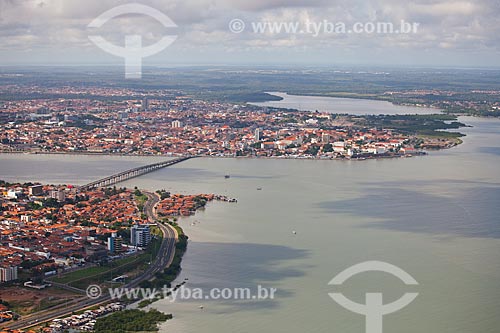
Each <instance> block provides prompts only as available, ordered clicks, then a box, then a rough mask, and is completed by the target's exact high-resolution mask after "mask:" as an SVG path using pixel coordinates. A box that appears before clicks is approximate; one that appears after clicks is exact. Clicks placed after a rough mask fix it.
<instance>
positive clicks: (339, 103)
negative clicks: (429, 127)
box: [250, 92, 440, 115]
mask: <svg viewBox="0 0 500 333" xmlns="http://www.w3.org/2000/svg"><path fill="white" fill-rule="evenodd" d="M269 94H271V95H274V96H279V97H282V98H283V99H282V100H280V101H268V102H258V103H250V104H253V105H257V106H263V107H274V108H285V109H296V110H300V111H320V112H330V113H348V114H355V115H366V114H391V115H394V114H433V113H439V111H440V110H439V109H433V108H428V107H414V106H405V105H396V104H392V103H390V102H386V101H376V100H369V99H357V98H338V97H325V96H302V95H289V94H287V93H283V92H270V93H269Z"/></svg>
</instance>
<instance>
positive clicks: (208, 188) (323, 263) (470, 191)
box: [0, 118, 500, 333]
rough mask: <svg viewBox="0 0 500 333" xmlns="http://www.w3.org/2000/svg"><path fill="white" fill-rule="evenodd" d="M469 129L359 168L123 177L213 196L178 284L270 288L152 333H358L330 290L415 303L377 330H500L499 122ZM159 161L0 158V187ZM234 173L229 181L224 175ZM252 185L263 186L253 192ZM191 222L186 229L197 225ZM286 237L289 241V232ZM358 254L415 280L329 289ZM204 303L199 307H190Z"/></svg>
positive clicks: (203, 164) (233, 168)
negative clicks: (216, 198) (452, 144)
mask: <svg viewBox="0 0 500 333" xmlns="http://www.w3.org/2000/svg"><path fill="white" fill-rule="evenodd" d="M461 120H462V121H464V122H466V123H468V124H471V125H473V126H474V127H471V128H466V129H462V132H466V133H467V135H468V136H467V137H466V138H465V139H464V143H463V144H462V145H460V146H458V147H456V148H453V149H450V150H446V151H441V152H432V153H430V154H429V155H428V156H422V157H414V158H400V159H384V160H366V161H319V160H318V161H315V160H273V159H212V158H198V159H192V160H189V161H187V162H184V163H181V164H178V165H175V166H173V167H169V168H166V169H163V170H160V171H157V172H154V173H151V174H148V175H145V176H142V177H139V178H135V179H132V180H130V181H127V182H125V183H124V185H127V186H131V187H133V186H138V187H140V188H145V189H150V190H154V189H159V188H163V189H166V190H169V191H172V192H180V193H217V194H224V195H228V196H230V197H235V198H238V203H237V204H231V203H223V202H214V203H210V204H208V205H207V207H206V209H205V210H204V211H200V212H198V213H197V214H196V215H195V216H193V217H190V218H186V219H182V220H181V221H180V223H181V225H182V226H183V227H184V229H185V231H186V233H187V234H188V235H189V237H190V243H189V246H188V252H187V253H186V255H185V257H184V260H183V264H182V266H183V270H182V273H181V276H180V277H179V281H182V280H184V279H185V278H188V279H189V280H188V283H187V284H186V286H187V287H191V288H198V287H199V288H203V289H204V290H209V289H210V288H233V287H249V288H252V289H254V288H256V286H257V285H262V286H264V287H272V288H277V290H278V291H277V293H276V297H275V299H274V300H265V301H262V300H249V301H242V300H233V301H231V300H224V301H223V300H183V301H178V302H174V303H172V302H170V300H162V301H159V302H157V303H155V304H153V307H155V308H158V309H160V310H162V311H165V312H169V313H173V314H174V319H173V320H171V321H169V322H167V323H165V324H163V325H162V326H161V329H160V331H161V332H178V333H194V332H196V333H198V332H227V333H235V332H292V333H298V332H342V333H344V332H345V333H361V332H365V327H364V325H365V318H364V316H363V315H359V314H355V313H352V312H350V311H348V310H346V309H344V308H342V307H341V306H339V305H338V304H336V303H335V302H334V301H333V300H332V299H331V298H330V297H329V296H328V293H329V292H334V291H341V292H342V293H343V294H344V295H345V296H346V297H348V298H350V299H352V300H354V301H356V302H359V303H363V302H364V297H365V293H367V292H383V295H384V302H385V303H389V302H392V301H394V300H396V299H398V298H399V297H401V296H402V295H403V294H404V293H405V292H418V293H419V296H418V297H417V298H416V299H415V301H413V302H412V303H411V304H410V305H408V306H407V307H405V308H403V309H402V310H400V311H398V312H395V313H393V314H390V315H386V316H384V318H383V324H384V332H393V333H401V332H415V333H417V332H418V333H421V332H436V333H448V332H449V333H452V332H453V333H457V332H464V333H471V332H481V333H497V332H498V330H499V327H500V316H498V313H499V312H500V260H499V254H500V221H499V216H500V205H499V202H500V172H499V168H498V166H499V165H500V121H498V120H491V119H478V118H476V119H474V118H462V119H461ZM157 160H159V158H156V157H151V158H150V157H104V156H61V155H7V154H5V155H0V179H5V180H11V181H12V180H20V181H28V180H30V181H33V180H38V181H43V182H50V183H70V184H82V183H85V182H87V181H90V180H94V179H96V178H99V177H102V176H105V175H109V174H112V173H114V172H116V171H118V170H125V169H128V168H131V167H134V166H138V165H143V164H147V163H151V162H154V161H157ZM226 174H230V175H231V178H229V179H225V178H224V175H226ZM257 188H261V190H257ZM193 222H194V225H193ZM293 231H296V234H293ZM367 260H380V261H385V262H388V263H391V264H394V265H396V266H398V267H400V268H402V269H404V270H405V271H406V272H408V273H409V274H410V275H411V276H413V277H414V278H415V279H416V280H417V281H418V283H419V285H418V286H406V285H404V283H403V282H401V281H400V280H399V279H397V278H395V277H392V276H390V275H388V274H385V273H377V272H371V273H364V274H360V275H357V276H355V277H352V278H351V279H350V280H348V281H347V282H346V283H345V284H344V285H343V286H341V287H334V286H329V285H328V282H329V281H330V279H332V278H333V277H334V276H335V275H337V274H338V273H339V272H341V271H343V270H344V269H346V268H348V267H350V266H351V265H354V264H357V263H360V262H364V261H367ZM200 305H203V309H200Z"/></svg>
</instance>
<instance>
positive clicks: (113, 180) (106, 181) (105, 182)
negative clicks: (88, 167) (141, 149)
mask: <svg viewBox="0 0 500 333" xmlns="http://www.w3.org/2000/svg"><path fill="white" fill-rule="evenodd" d="M192 157H194V156H186V157H180V158H176V159H173V160H168V161H164V162H158V163H153V164H148V165H144V166H140V167H137V168H133V169H130V170H126V171H122V172H120V173H117V174H114V175H111V176H108V177H105V178H102V179H99V180H96V181H93V182H91V183H88V184H85V185H82V186H80V187H79V188H78V189H79V190H80V191H86V190H89V189H91V188H97V187H103V186H110V185H114V184H117V183H120V182H123V181H126V180H128V179H131V178H134V177H138V176H142V175H144V174H146V173H150V172H153V171H156V170H159V169H162V168H165V167H168V166H171V165H174V164H177V163H181V162H184V161H186V160H188V159H190V158H192Z"/></svg>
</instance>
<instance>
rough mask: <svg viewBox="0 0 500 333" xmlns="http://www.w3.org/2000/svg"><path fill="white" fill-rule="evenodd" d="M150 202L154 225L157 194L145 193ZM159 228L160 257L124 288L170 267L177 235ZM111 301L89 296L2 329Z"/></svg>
mask: <svg viewBox="0 0 500 333" xmlns="http://www.w3.org/2000/svg"><path fill="white" fill-rule="evenodd" d="M143 193H144V194H145V195H146V196H147V197H148V200H147V201H146V203H145V204H144V213H145V214H147V216H148V218H149V220H150V222H151V223H154V222H155V221H156V219H157V216H156V211H155V210H156V204H157V203H158V202H159V200H160V199H159V197H158V196H157V195H156V194H153V193H149V192H143ZM158 227H159V228H160V230H161V231H162V233H163V240H162V243H161V245H160V249H159V251H158V255H157V256H156V258H155V260H154V261H153V262H152V263H151V265H149V267H148V268H147V269H146V270H145V271H144V273H142V274H141V275H139V276H137V277H136V278H134V279H133V280H132V281H130V282H129V283H127V284H126V285H124V286H122V287H123V288H134V287H137V286H138V285H139V283H141V281H146V280H150V279H152V278H153V277H154V274H155V273H157V272H159V271H161V270H162V269H164V268H166V267H168V266H170V264H171V263H172V260H173V257H174V254H175V243H176V239H175V237H176V233H175V230H174V229H173V227H171V226H170V225H163V224H161V223H159V222H158ZM110 300H111V297H110V296H109V294H105V295H102V296H101V297H99V298H96V299H91V298H89V297H87V296H85V297H80V298H77V299H75V300H72V301H70V302H67V303H65V304H62V305H59V306H58V307H54V308H51V309H47V310H44V311H40V312H36V313H34V314H32V315H28V316H23V317H21V318H20V319H19V320H17V321H14V322H6V323H3V325H2V328H9V329H26V328H29V327H31V326H34V325H38V324H40V323H43V322H48V321H51V320H53V319H55V318H60V317H64V316H66V315H70V314H71V313H72V312H77V311H80V310H84V309H86V308H89V307H92V306H95V305H98V304H101V303H106V302H109V301H110Z"/></svg>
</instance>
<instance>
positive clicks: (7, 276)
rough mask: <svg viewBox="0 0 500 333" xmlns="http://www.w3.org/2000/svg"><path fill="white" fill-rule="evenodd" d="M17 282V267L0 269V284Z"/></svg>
mask: <svg viewBox="0 0 500 333" xmlns="http://www.w3.org/2000/svg"><path fill="white" fill-rule="evenodd" d="M12 280H17V266H9V267H0V282H9V281H12Z"/></svg>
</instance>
